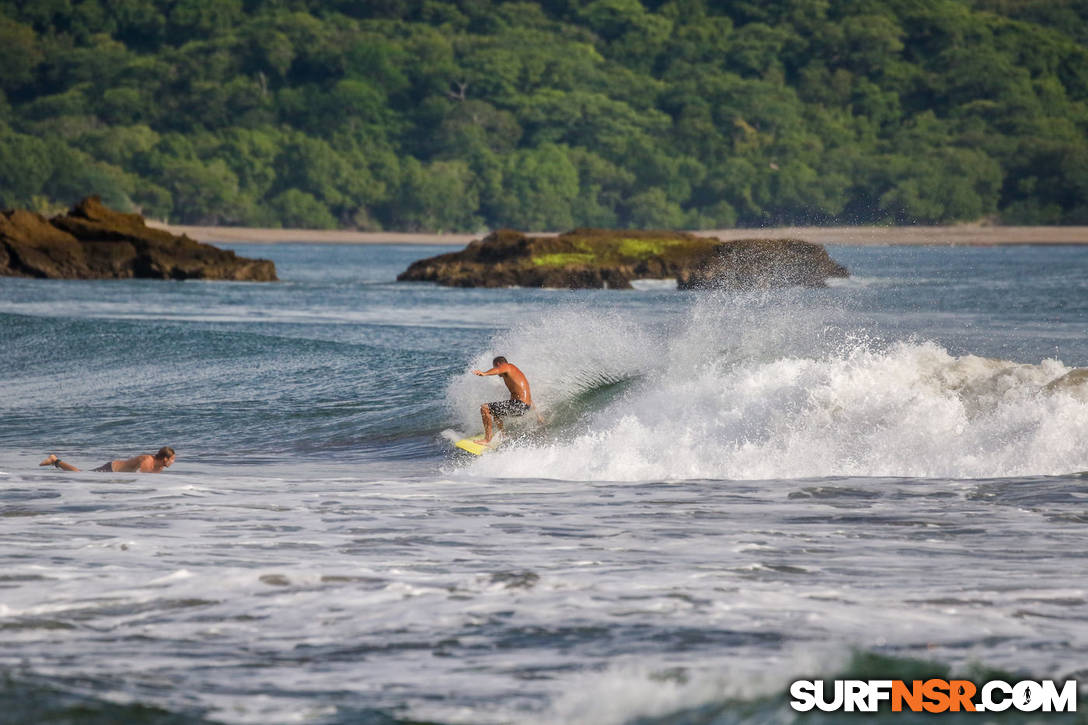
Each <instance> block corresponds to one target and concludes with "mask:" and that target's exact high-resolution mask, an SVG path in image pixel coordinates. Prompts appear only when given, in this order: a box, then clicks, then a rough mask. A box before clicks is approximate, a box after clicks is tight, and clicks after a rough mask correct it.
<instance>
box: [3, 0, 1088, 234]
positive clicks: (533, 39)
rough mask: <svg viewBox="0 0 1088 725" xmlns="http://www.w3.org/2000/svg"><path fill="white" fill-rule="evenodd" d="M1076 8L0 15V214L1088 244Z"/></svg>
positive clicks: (390, 7) (472, 3)
mask: <svg viewBox="0 0 1088 725" xmlns="http://www.w3.org/2000/svg"><path fill="white" fill-rule="evenodd" d="M1086 44H1088V0H887V1H878V0H836V1H834V2H831V1H829V0H771V1H767V2H758V1H755V0H752V1H748V2H739V1H738V2H713V1H711V0H669V1H667V2H659V1H658V0H642V2H639V0H545V1H544V2H502V1H501V0H458V1H456V2H437V1H436V0H370V1H364V0H328V1H326V2H318V1H316V0H158V1H154V2H153V1H152V0H0V207H11V206H30V207H32V208H35V209H37V210H39V211H43V212H46V213H51V212H53V211H55V210H57V209H58V208H59V207H62V206H67V205H68V204H70V203H72V202H73V201H74V200H76V199H77V198H79V197H82V196H84V195H86V194H88V193H98V194H101V195H102V196H103V198H104V200H105V201H106V202H107V203H109V204H111V205H113V206H115V207H117V208H121V209H127V210H131V209H138V210H141V211H142V212H143V213H144V214H146V215H148V216H153V217H158V218H164V219H168V220H170V221H172V222H176V223H212V224H244V225H255V226H280V225H282V226H298V227H338V226H339V227H352V228H357V229H363V230H376V229H394V230H426V231H478V230H481V229H483V228H488V227H490V228H495V227H500V226H510V227H515V228H519V229H525V230H561V229H568V228H571V227H574V226H578V225H585V226H601V227H616V226H629V227H655V228H714V227H728V226H734V225H737V226H759V225H764V224H828V223H847V224H854V223H941V222H952V221H962V220H978V219H982V218H989V219H993V220H997V221H1000V222H1003V223H1006V224H1057V223H1077V224H1086V223H1088V105H1086V101H1088V51H1086Z"/></svg>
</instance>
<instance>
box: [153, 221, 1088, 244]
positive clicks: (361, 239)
mask: <svg viewBox="0 0 1088 725" xmlns="http://www.w3.org/2000/svg"><path fill="white" fill-rule="evenodd" d="M147 225H148V226H149V227H155V228H157V229H165V230H166V231H168V232H171V233H172V234H179V235H180V234H185V235H187V236H189V237H190V238H192V239H195V240H196V241H198V242H205V243H208V244H417V245H435V246H465V245H466V244H468V243H469V242H471V241H473V240H476V239H482V238H483V237H484V236H485V235H486V232H484V233H480V234H426V233H417V232H357V231H348V230H341V229H262V228H259V227H209V226H191V225H184V224H163V223H161V222H156V221H150V220H149V221H148V222H147ZM692 233H693V234H697V235H700V236H708V237H718V238H719V239H721V240H722V241H731V240H735V239H752V238H766V239H782V238H790V239H803V240H805V241H807V242H813V243H816V244H824V245H830V246H834V245H849V246H854V245H857V246H920V245H928V246H987V247H988V246H1006V245H1021V244H1040V245H1047V244H1049V245H1055V244H1060V245H1076V244H1088V227H1059V226H1053V227H1002V226H983V225H981V224H957V225H950V226H931V227H922V226H910V227H906V226H904V227H874V226H868V227H766V228H759V229H704V230H696V231H693V232H692ZM554 234H555V232H537V233H534V236H551V235H554Z"/></svg>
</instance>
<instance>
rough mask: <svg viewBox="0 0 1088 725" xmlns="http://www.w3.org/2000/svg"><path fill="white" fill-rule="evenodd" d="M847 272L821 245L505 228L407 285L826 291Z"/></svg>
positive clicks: (418, 273)
mask: <svg viewBox="0 0 1088 725" xmlns="http://www.w3.org/2000/svg"><path fill="white" fill-rule="evenodd" d="M845 276H847V272H846V268H845V267H843V266H842V265H840V264H837V263H836V262H835V261H834V260H832V259H831V258H830V257H829V256H828V255H827V252H826V251H825V250H824V248H823V247H822V246H820V245H818V244H810V243H808V242H801V241H793V240H767V239H746V240H742V241H735V242H723V241H721V240H719V239H717V238H715V237H697V236H694V235H692V234H685V233H683V232H669V231H631V230H604V229H575V230H574V231H571V232H567V233H565V234H560V235H559V236H557V237H529V236H526V235H524V234H522V233H521V232H516V231H513V230H510V229H500V230H499V231H496V232H492V233H491V234H489V235H488V236H487V237H485V238H484V239H479V240H476V241H474V242H472V243H470V244H469V245H468V246H467V247H465V248H464V249H463V250H461V251H460V252H452V253H449V254H442V255H439V256H437V257H430V258H428V259H422V260H419V261H418V262H414V263H413V264H412V265H411V266H410V267H408V269H407V270H405V271H404V272H403V273H402V274H401V275H400V276H398V277H397V279H398V280H400V281H412V282H437V283H438V284H442V285H447V286H451V287H510V286H519V287H592V288H601V287H609V288H613V289H628V288H630V287H631V281H632V280H635V279H668V278H675V279H676V280H677V286H678V287H680V288H682V289H689V288H698V287H711V286H725V287H730V288H738V287H772V286H785V285H808V286H823V285H825V284H826V280H827V278H828V277H845Z"/></svg>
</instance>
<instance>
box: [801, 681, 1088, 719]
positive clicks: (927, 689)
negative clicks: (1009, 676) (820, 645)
mask: <svg viewBox="0 0 1088 725" xmlns="http://www.w3.org/2000/svg"><path fill="white" fill-rule="evenodd" d="M790 697H792V698H793V699H792V700H791V701H790V707H792V708H793V709H794V710H797V711H798V712H808V711H809V710H812V709H813V708H816V709H818V710H822V711H824V712H877V711H878V710H880V709H882V706H884V705H885V704H887V705H888V706H890V707H889V709H890V710H891V711H892V712H903V711H907V712H1003V711H1005V710H1008V709H1010V708H1011V709H1013V710H1019V711H1020V712H1076V711H1077V682H1076V680H1067V681H1065V682H1064V683H1063V684H1062V685H1061V688H1060V689H1059V687H1058V685H1057V684H1055V682H1054V681H1053V680H1040V681H1034V680H1022V681H1020V682H1016V683H1008V682H1003V681H1002V680H991V681H989V682H986V683H984V684H983V685H982V686H981V687H978V686H976V685H975V683H973V682H971V681H970V680H938V679H930V680H911V681H909V682H908V681H905V680H834V682H833V683H832V686H831V687H826V686H825V683H824V681H823V680H797V681H796V682H794V683H793V684H792V685H790Z"/></svg>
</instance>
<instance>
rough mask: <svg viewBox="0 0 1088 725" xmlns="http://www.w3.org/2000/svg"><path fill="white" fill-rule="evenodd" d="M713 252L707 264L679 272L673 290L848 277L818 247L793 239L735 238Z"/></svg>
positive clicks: (807, 283) (819, 282) (815, 283)
mask: <svg viewBox="0 0 1088 725" xmlns="http://www.w3.org/2000/svg"><path fill="white" fill-rule="evenodd" d="M714 251H715V254H714V257H713V258H712V259H711V260H709V261H708V262H707V263H705V264H699V265H696V266H695V267H693V268H691V269H687V270H684V271H683V272H681V273H680V274H679V275H678V276H677V278H676V285H677V287H679V288H680V289H703V288H708V287H728V288H745V287H790V286H801V287H825V286H827V280H828V279H829V278H832V277H848V276H849V273H848V272H847V271H846V267H844V266H842V265H841V264H839V263H838V262H836V261H835V260H833V259H832V258H831V257H830V256H829V255H828V253H827V250H826V249H824V247H823V246H822V245H819V244H812V243H811V242H803V241H800V240H797V239H738V240H736V241H732V242H722V243H721V244H719V245H717V247H716V248H715V250H714Z"/></svg>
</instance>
